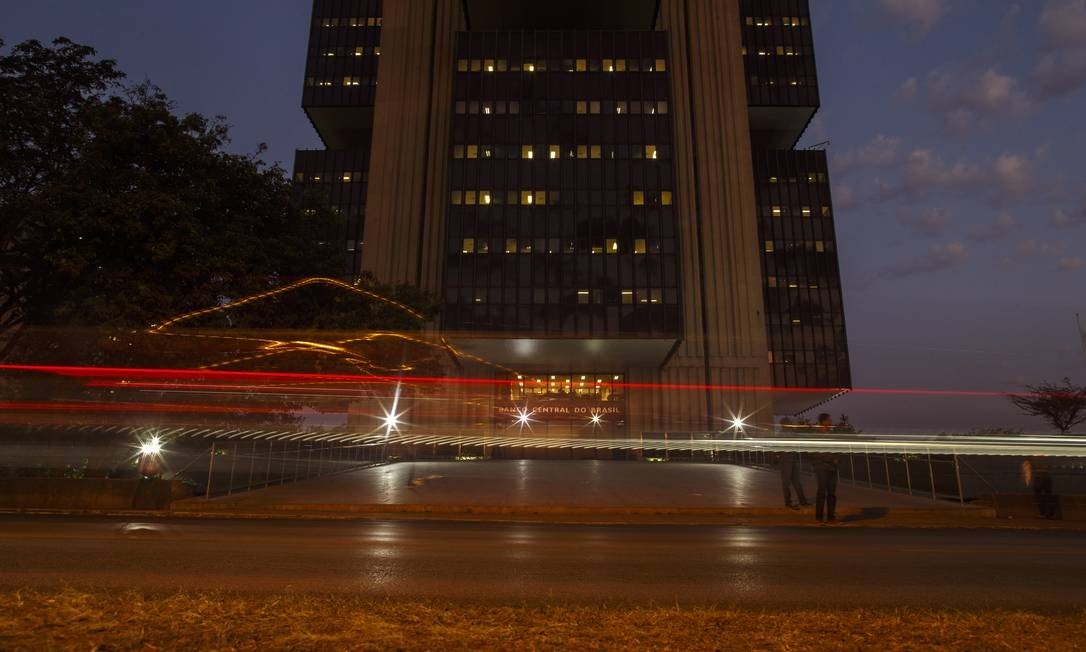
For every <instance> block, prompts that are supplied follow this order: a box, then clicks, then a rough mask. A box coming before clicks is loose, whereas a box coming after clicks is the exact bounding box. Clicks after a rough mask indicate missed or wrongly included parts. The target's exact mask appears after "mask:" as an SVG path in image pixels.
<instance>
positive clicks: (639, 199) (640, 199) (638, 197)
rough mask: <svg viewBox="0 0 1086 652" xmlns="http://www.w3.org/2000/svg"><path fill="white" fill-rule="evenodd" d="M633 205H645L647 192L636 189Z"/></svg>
mask: <svg viewBox="0 0 1086 652" xmlns="http://www.w3.org/2000/svg"><path fill="white" fill-rule="evenodd" d="M633 205H634V206H644V205H645V193H644V192H642V191H640V190H635V191H634V193H633Z"/></svg>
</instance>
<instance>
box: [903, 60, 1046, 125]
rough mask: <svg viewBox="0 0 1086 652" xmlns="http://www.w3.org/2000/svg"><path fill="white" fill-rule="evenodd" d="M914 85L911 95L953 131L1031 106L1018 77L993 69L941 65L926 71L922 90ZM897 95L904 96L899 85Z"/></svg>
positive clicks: (1017, 114)
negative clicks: (925, 105)
mask: <svg viewBox="0 0 1086 652" xmlns="http://www.w3.org/2000/svg"><path fill="white" fill-rule="evenodd" d="M908 83H909V81H908V80H907V81H906V82H905V84H908ZM916 86H917V88H913V89H912V91H913V95H914V96H919V97H921V98H922V99H923V100H924V102H925V103H926V104H927V106H928V109H929V110H930V111H931V112H932V113H934V114H935V115H937V116H938V117H939V119H940V120H941V121H942V123H943V126H944V127H945V128H946V129H947V130H949V131H950V132H952V133H955V134H965V133H968V132H969V131H972V130H973V129H975V128H976V127H978V126H982V125H985V124H987V123H989V122H991V121H992V120H994V119H998V118H1011V117H1020V116H1023V115H1025V114H1026V113H1028V112H1029V110H1030V108H1031V106H1032V100H1031V99H1030V97H1029V95H1028V94H1027V93H1026V92H1025V91H1024V90H1022V89H1021V88H1020V87H1019V83H1018V80H1017V79H1015V78H1014V77H1011V76H1010V75H1005V74H1003V73H1001V72H999V71H997V70H996V69H995V68H987V69H985V70H983V71H977V70H970V69H968V68H965V67H962V66H957V67H950V68H942V69H939V70H935V71H932V72H931V73H929V74H928V76H927V78H926V79H925V81H924V85H923V88H922V89H919V83H917V84H916ZM898 95H904V89H903V88H899V89H898Z"/></svg>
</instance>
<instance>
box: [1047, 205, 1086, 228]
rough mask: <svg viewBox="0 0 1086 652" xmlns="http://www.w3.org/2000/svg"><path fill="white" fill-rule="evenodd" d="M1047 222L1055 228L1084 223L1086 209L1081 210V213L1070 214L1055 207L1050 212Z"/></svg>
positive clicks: (1085, 222) (1085, 220) (1085, 221)
mask: <svg viewBox="0 0 1086 652" xmlns="http://www.w3.org/2000/svg"><path fill="white" fill-rule="evenodd" d="M1048 223H1049V224H1050V225H1052V226H1054V227H1056V228H1057V229H1067V228H1070V227H1073V226H1078V225H1080V224H1086V211H1083V213H1082V214H1081V215H1071V214H1070V213H1068V212H1067V211H1065V210H1063V209H1062V208H1057V209H1056V210H1055V211H1053V212H1052V217H1051V218H1049V220H1048Z"/></svg>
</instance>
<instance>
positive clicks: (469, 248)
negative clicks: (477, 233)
mask: <svg viewBox="0 0 1086 652" xmlns="http://www.w3.org/2000/svg"><path fill="white" fill-rule="evenodd" d="M460 253H462V254H473V253H475V238H464V242H463V246H462V247H461V248H460Z"/></svg>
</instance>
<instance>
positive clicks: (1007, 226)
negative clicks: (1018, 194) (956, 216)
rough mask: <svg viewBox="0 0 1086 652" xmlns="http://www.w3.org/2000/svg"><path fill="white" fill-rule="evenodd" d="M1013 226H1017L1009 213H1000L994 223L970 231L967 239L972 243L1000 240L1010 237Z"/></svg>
mask: <svg viewBox="0 0 1086 652" xmlns="http://www.w3.org/2000/svg"><path fill="white" fill-rule="evenodd" d="M1015 226H1017V224H1016V223H1015V221H1014V218H1013V217H1011V215H1010V214H1009V213H1000V214H999V216H997V217H996V219H995V221H994V222H992V223H990V224H986V225H984V226H981V227H976V228H974V229H972V230H970V231H969V235H968V236H967V237H968V238H969V239H970V240H972V241H973V242H991V241H993V240H1002V239H1003V238H1005V237H1007V236H1008V235H1010V233H1011V231H1013V230H1014V227H1015Z"/></svg>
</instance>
